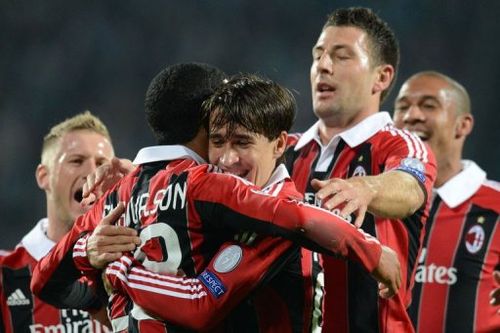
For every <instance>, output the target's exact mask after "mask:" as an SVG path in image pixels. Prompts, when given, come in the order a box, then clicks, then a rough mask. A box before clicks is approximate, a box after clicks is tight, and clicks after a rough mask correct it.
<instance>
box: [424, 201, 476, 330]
mask: <svg viewBox="0 0 500 333" xmlns="http://www.w3.org/2000/svg"><path fill="white" fill-rule="evenodd" d="M460 208H461V211H460V213H457V212H453V211H451V210H450V208H448V207H447V206H446V205H441V207H440V209H439V210H438V211H437V212H436V217H435V222H434V226H433V228H432V234H431V235H429V240H428V242H427V253H428V254H427V258H426V259H425V265H426V267H427V270H426V273H427V274H425V275H426V281H427V282H426V283H423V284H422V292H421V296H420V309H419V310H420V311H419V319H418V330H419V331H420V332H441V331H442V330H443V327H444V323H445V309H446V302H447V298H448V297H447V295H448V292H449V285H448V284H443V283H436V281H435V277H436V274H432V273H435V271H436V269H437V267H451V266H452V265H453V262H454V258H455V253H456V251H457V248H458V245H459V244H458V243H459V240H460V235H462V229H463V226H464V222H465V216H466V212H467V211H468V210H469V209H470V205H463V206H462V207H460ZM440 221H441V223H440ZM443 221H446V222H445V223H443ZM451 237H453V238H451ZM431 265H433V266H432V267H435V268H434V269H432V270H431V267H430V266H431Z"/></svg>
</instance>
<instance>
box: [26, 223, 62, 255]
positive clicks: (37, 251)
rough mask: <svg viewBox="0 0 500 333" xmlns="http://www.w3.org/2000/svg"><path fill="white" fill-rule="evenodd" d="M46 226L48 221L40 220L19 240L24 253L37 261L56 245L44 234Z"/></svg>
mask: <svg viewBox="0 0 500 333" xmlns="http://www.w3.org/2000/svg"><path fill="white" fill-rule="evenodd" d="M48 224H49V220H48V219H47V218H43V219H41V220H40V221H38V223H37V224H36V225H35V227H34V228H33V229H31V231H30V232H28V233H27V234H26V235H25V236H24V237H23V239H22V240H21V244H22V245H23V246H24V248H25V249H26V251H28V253H29V254H30V255H31V256H32V257H33V258H35V259H36V260H37V261H38V260H40V259H42V258H43V257H44V256H45V255H46V254H47V253H49V251H50V249H52V248H53V247H54V245H55V244H56V243H55V242H53V241H52V240H50V239H49V238H48V237H47V235H46V234H45V232H44V230H47V225H48Z"/></svg>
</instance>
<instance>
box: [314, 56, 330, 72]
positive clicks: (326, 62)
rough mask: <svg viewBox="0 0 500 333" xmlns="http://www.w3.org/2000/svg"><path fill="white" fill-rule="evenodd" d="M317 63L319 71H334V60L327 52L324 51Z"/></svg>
mask: <svg viewBox="0 0 500 333" xmlns="http://www.w3.org/2000/svg"><path fill="white" fill-rule="evenodd" d="M315 64H316V71H317V72H318V73H329V74H331V73H332V72H333V61H332V58H331V57H330V55H329V54H328V53H327V52H323V53H322V54H321V56H320V57H319V59H318V60H317V61H316V62H315Z"/></svg>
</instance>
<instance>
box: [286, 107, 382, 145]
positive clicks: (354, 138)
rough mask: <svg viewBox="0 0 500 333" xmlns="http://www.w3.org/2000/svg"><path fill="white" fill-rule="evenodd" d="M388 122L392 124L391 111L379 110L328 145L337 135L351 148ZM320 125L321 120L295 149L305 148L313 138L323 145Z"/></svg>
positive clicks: (340, 134) (304, 135)
mask: <svg viewBox="0 0 500 333" xmlns="http://www.w3.org/2000/svg"><path fill="white" fill-rule="evenodd" d="M388 124H392V119H391V116H390V115H389V113H388V112H385V111H383V112H377V113H375V114H373V115H371V116H369V117H367V118H365V119H363V120H362V121H361V122H360V123H358V124H356V125H355V126H354V127H352V128H350V129H348V130H346V131H344V132H342V133H339V134H337V135H335V136H334V137H333V138H332V139H331V140H330V142H329V143H328V144H327V145H326V146H329V145H330V143H332V142H333V141H336V139H337V137H341V138H342V139H343V140H344V141H345V142H346V143H347V144H348V145H349V146H350V147H351V148H353V147H356V146H357V145H359V144H361V143H363V142H365V141H366V140H368V139H369V138H371V137H372V136H373V135H374V134H375V133H377V132H378V131H380V130H381V129H382V128H384V127H385V126H386V125H388ZM318 127H319V120H318V121H317V122H316V123H315V124H314V125H313V126H312V127H311V128H309V129H308V130H307V131H306V132H305V133H304V134H303V135H302V136H301V137H300V139H299V141H298V142H297V145H295V150H299V149H301V148H303V147H304V146H305V145H307V144H308V143H309V142H310V141H312V140H315V141H316V142H318V144H319V145H320V146H323V144H322V143H321V139H320V137H319V130H318ZM326 146H325V147H326Z"/></svg>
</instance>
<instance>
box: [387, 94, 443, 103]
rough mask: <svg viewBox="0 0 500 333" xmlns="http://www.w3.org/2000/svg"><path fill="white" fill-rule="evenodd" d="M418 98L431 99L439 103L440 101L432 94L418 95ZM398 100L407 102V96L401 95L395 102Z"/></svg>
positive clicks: (422, 99)
mask: <svg viewBox="0 0 500 333" xmlns="http://www.w3.org/2000/svg"><path fill="white" fill-rule="evenodd" d="M418 99H419V101H427V100H432V101H435V102H437V103H439V104H441V102H440V101H439V99H438V98H436V97H435V96H433V95H423V96H421V97H419V98H418ZM399 102H408V97H407V96H402V97H400V98H398V99H396V103H399Z"/></svg>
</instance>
